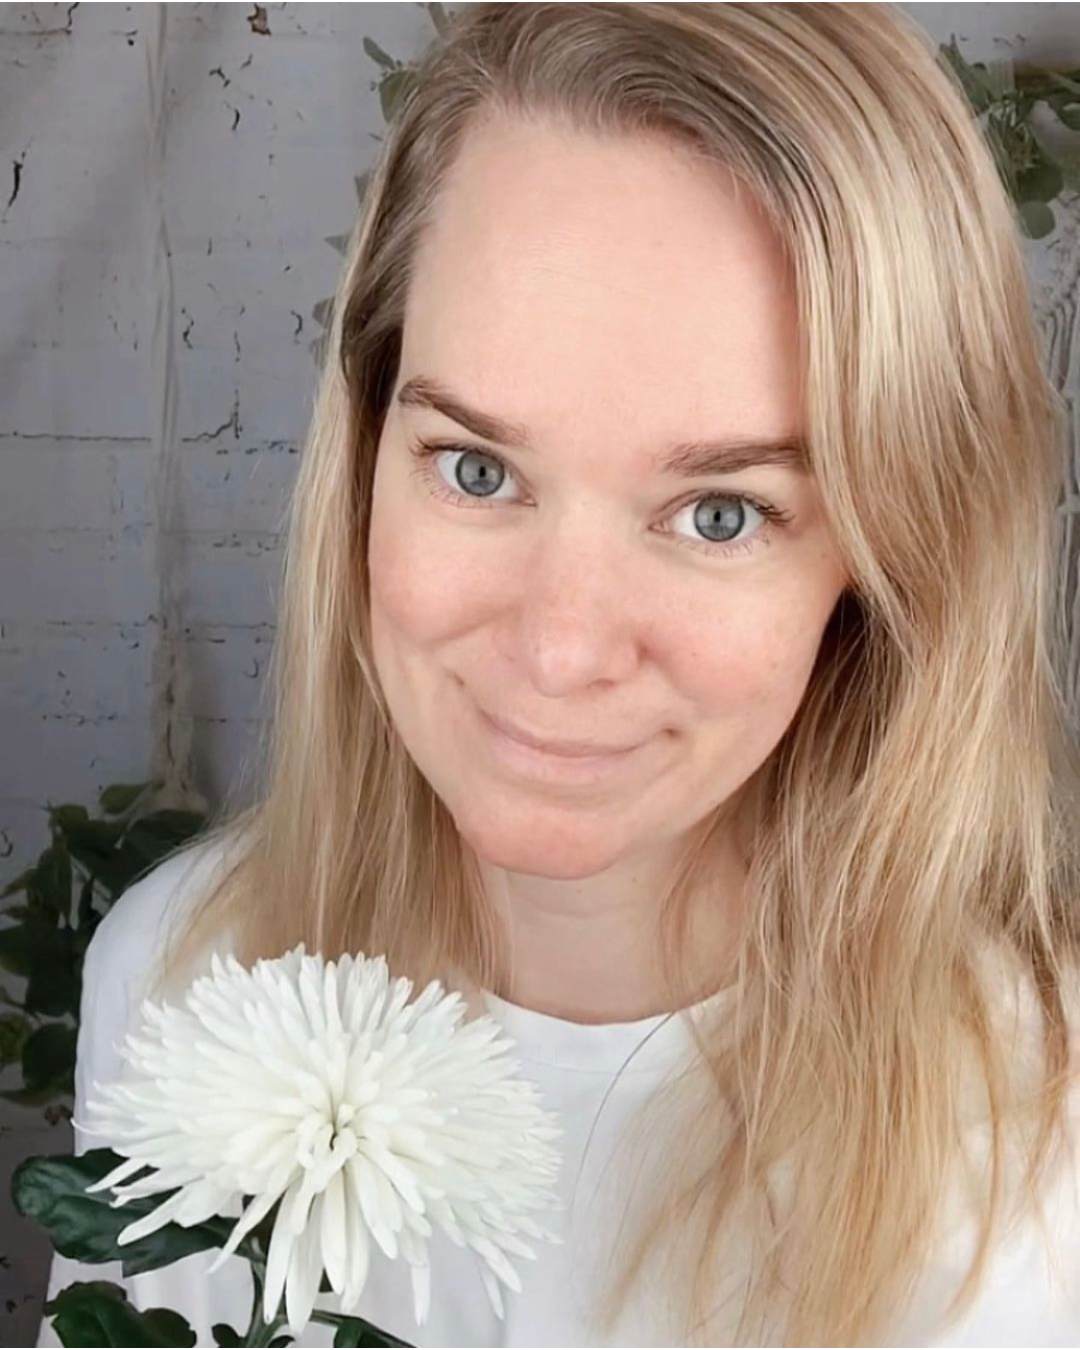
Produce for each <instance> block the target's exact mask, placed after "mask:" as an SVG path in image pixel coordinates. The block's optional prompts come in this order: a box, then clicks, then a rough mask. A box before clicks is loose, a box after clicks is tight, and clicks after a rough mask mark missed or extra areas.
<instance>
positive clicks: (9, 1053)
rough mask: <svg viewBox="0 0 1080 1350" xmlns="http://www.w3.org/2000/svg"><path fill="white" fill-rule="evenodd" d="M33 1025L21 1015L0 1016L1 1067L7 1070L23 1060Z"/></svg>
mask: <svg viewBox="0 0 1080 1350" xmlns="http://www.w3.org/2000/svg"><path fill="white" fill-rule="evenodd" d="M31 1030H32V1023H31V1022H30V1020H29V1018H26V1017H23V1016H22V1014H21V1013H3V1014H0V1065H2V1066H3V1067H4V1068H6V1067H7V1066H8V1065H9V1064H17V1063H19V1061H20V1060H21V1058H22V1048H23V1045H24V1044H25V1042H26V1038H27V1037H28V1036H29V1035H30V1032H31Z"/></svg>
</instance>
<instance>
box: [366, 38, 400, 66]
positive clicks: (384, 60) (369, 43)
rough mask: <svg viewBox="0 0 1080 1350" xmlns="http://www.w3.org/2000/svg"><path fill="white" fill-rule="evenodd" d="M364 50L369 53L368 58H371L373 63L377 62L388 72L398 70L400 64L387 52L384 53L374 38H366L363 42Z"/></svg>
mask: <svg viewBox="0 0 1080 1350" xmlns="http://www.w3.org/2000/svg"><path fill="white" fill-rule="evenodd" d="M363 48H364V51H366V52H367V54H368V56H370V57H371V59H372V60H373V61H375V62H377V63H378V64H379V65H380V66H382V67H383V68H384V69H386V70H396V69H397V66H398V62H397V61H395V60H394V58H393V57H392V56H389V55H388V54H387V53H386V52H384V51H383V49H382V48H381V47H380V46H379V44H378V43H377V42H376V41H375V39H374V38H370V37H365V38H364V41H363Z"/></svg>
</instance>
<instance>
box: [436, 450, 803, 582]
mask: <svg viewBox="0 0 1080 1350" xmlns="http://www.w3.org/2000/svg"><path fill="white" fill-rule="evenodd" d="M444 451H445V452H446V453H455V454H471V453H475V454H478V455H485V456H486V457H487V458H488V459H493V460H494V461H495V462H496V464H499V465H501V466H502V468H504V469H506V470H507V472H510V471H511V470H510V468H509V465H508V464H507V463H506V462H505V460H503V459H500V457H499V456H498V455H496V454H495V453H494V452H493V451H491V450H483V449H481V448H480V446H477V445H463V444H461V443H460V442H458V441H430V440H425V439H423V438H421V439H420V440H418V441H415V442H414V443H413V444H412V445H410V446H409V453H410V454H411V455H413V456H414V458H415V459H416V460H417V461H418V462H417V464H416V467H415V468H414V469H413V470H412V473H413V474H414V475H419V477H420V478H422V479H423V481H424V482H425V483H426V484H427V486H428V488H429V490H430V491H431V492H432V494H433V495H434V496H436V497H438V498H440V499H441V500H442V501H447V502H450V503H451V505H453V506H463V507H464V508H465V509H466V510H469V509H471V508H472V507H474V506H479V507H483V506H485V505H486V503H485V501H484V499H483V498H481V497H469V496H468V495H467V494H462V493H460V492H455V491H454V490H453V489H452V488H449V487H447V485H446V483H445V482H443V480H442V479H441V478H440V477H439V475H438V471H437V469H436V467H435V463H434V460H435V456H436V455H437V454H441V453H443V452H444ZM713 498H722V499H723V500H725V501H737V502H743V501H746V502H749V503H750V505H751V506H752V507H753V508H754V509H755V511H758V512H759V513H760V514H761V515H762V516H763V517H764V518H765V522H766V523H765V527H764V528H762V529H761V530H759V531H758V533H757V534H756V535H754V536H753V537H752V538H751V539H741V540H737V541H735V542H729V543H712V542H710V541H709V540H707V539H687V538H686V537H685V536H684V535H674V536H673V538H674V539H675V541H676V542H677V543H680V544H685V545H686V547H687V548H692V549H696V550H697V551H699V552H702V553H707V554H710V555H711V556H713V557H716V555H717V554H720V555H721V556H730V555H731V554H734V553H749V552H751V551H752V550H753V549H754V548H756V547H758V546H759V545H760V546H762V547H767V546H768V545H769V544H771V543H772V539H771V538H770V535H771V532H772V530H773V529H775V528H782V527H783V526H784V525H785V524H787V522H788V521H790V520H791V518H792V517H791V513H790V512H789V511H784V510H782V509H781V508H780V507H778V506H776V505H775V504H774V503H772V502H768V501H765V500H764V499H763V498H761V497H755V496H752V495H751V494H750V493H748V492H717V491H712V492H702V493H700V494H699V495H698V496H697V497H691V498H690V500H689V501H686V502H680V503H679V505H678V506H677V507H676V508H675V509H676V510H680V511H681V510H682V509H683V507H686V506H692V505H694V504H695V503H697V502H699V501H707V500H711V499H713Z"/></svg>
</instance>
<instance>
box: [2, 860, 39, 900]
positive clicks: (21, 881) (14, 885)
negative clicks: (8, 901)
mask: <svg viewBox="0 0 1080 1350" xmlns="http://www.w3.org/2000/svg"><path fill="white" fill-rule="evenodd" d="M33 875H34V869H33V868H32V867H28V868H27V869H26V871H25V872H20V873H19V875H18V876H17V877H16V878H15V880H14V881H9V882H8V884H7V885H6V886H5V887H4V889H3V890H2V891H0V896H5V895H14V894H15V892H16V891H24V890H26V883H27V882H28V881H29V880H30V878H31V877H32V876H33Z"/></svg>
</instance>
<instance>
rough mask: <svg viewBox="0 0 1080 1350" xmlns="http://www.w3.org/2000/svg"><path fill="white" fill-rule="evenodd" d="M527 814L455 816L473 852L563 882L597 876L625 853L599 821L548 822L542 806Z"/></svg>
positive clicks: (513, 869) (516, 869) (491, 861)
mask: <svg viewBox="0 0 1080 1350" xmlns="http://www.w3.org/2000/svg"><path fill="white" fill-rule="evenodd" d="M523 816H525V817H526V818H522V819H515V820H508V819H507V818H506V815H505V813H504V814H503V816H502V818H501V820H500V819H499V817H498V814H497V813H493V814H492V815H491V816H489V817H488V819H487V820H485V821H484V822H482V823H481V822H478V821H477V820H475V818H473V817H472V816H471V815H470V814H465V815H458V814H456V813H455V815H454V820H455V824H456V825H457V828H458V831H459V832H460V834H461V836H462V838H463V839H464V840H465V841H466V843H467V844H468V845H469V847H470V848H471V849H472V850H473V852H474V853H475V854H476V855H477V857H479V858H480V859H482V860H483V861H484V862H486V863H488V864H490V865H491V866H492V867H501V868H503V869H505V870H506V871H508V872H520V873H523V874H524V875H526V876H535V877H550V878H551V879H552V880H558V881H580V880H581V879H583V878H584V877H592V876H596V875H597V874H598V873H599V872H603V871H605V870H606V869H607V868H609V867H611V866H612V865H613V864H615V863H616V862H618V861H619V859H620V858H621V857H622V855H623V853H624V851H625V848H624V846H623V844H622V843H620V842H616V841H614V840H613V839H612V838H611V837H610V836H609V835H607V833H606V832H605V831H604V829H603V827H602V826H601V825H600V824H599V823H598V822H597V823H595V824H594V825H592V826H590V824H589V822H588V819H587V818H586V819H581V820H578V821H576V822H569V823H568V822H566V821H562V822H554V821H552V822H551V823H550V825H548V824H546V823H545V821H544V816H543V812H542V811H536V810H530V811H528V812H527V813H523Z"/></svg>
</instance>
